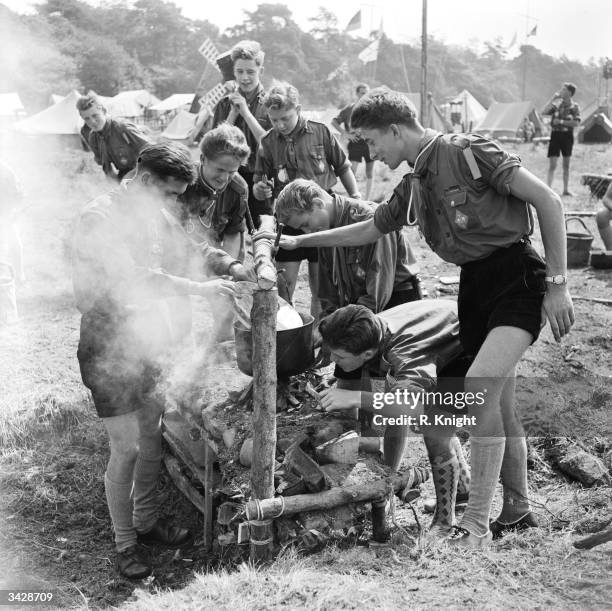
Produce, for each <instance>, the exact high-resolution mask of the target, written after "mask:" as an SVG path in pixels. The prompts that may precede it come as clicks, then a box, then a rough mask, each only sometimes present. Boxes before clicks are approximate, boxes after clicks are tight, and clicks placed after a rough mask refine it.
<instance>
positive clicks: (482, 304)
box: [458, 239, 546, 356]
mask: <svg viewBox="0 0 612 611" xmlns="http://www.w3.org/2000/svg"><path fill="white" fill-rule="evenodd" d="M545 276H546V264H545V263H544V261H543V260H542V258H541V257H540V255H539V254H538V253H537V252H536V251H535V250H534V249H533V247H532V246H531V244H530V243H529V240H527V239H524V240H522V241H520V242H517V243H516V244H513V245H512V246H510V247H508V248H500V249H499V250H497V251H495V252H494V253H493V254H491V255H489V256H488V257H486V258H485V259H481V260H479V261H473V262H471V263H467V264H465V265H463V266H462V267H461V276H460V283H459V300H458V310H459V339H460V341H461V345H462V346H463V350H464V351H465V352H466V354H468V355H472V356H475V355H476V354H477V353H478V351H479V350H480V348H481V346H482V344H483V343H484V341H485V339H486V337H487V335H488V334H489V331H491V329H493V328H495V327H502V326H509V327H517V328H519V329H524V330H525V331H527V332H528V333H530V334H531V336H532V338H533V339H532V342H534V341H535V340H536V339H537V338H538V335H539V334H540V329H541V326H542V317H541V308H542V301H543V299H544V294H545V293H546V282H545V280H544V277H545Z"/></svg>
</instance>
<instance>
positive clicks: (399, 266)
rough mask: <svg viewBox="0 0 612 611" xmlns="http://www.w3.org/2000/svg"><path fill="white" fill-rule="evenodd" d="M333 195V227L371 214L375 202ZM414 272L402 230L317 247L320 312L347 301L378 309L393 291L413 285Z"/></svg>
mask: <svg viewBox="0 0 612 611" xmlns="http://www.w3.org/2000/svg"><path fill="white" fill-rule="evenodd" d="M332 197H333V203H332V206H331V210H330V219H329V220H330V228H332V229H333V228H336V227H344V226H346V225H352V224H354V223H359V222H361V221H365V220H367V219H370V218H372V217H373V216H374V211H375V209H376V204H373V203H370V202H365V201H361V200H356V199H350V198H347V197H343V196H341V195H338V194H336V193H334V194H333V195H332ZM417 271H418V265H417V263H416V258H415V256H414V254H413V252H412V249H411V248H410V244H409V243H408V240H407V239H406V236H405V235H404V233H403V232H402V231H394V232H392V233H389V234H386V235H384V236H382V237H381V238H379V239H378V240H377V241H376V242H373V243H372V244H366V245H365V246H358V247H342V248H319V293H318V296H319V299H320V300H321V307H322V310H323V315H327V314H331V312H333V311H334V310H336V309H338V308H340V307H342V306H345V305H347V304H349V303H356V304H360V305H364V306H366V307H367V308H369V309H370V310H372V311H373V312H380V311H382V310H384V309H385V307H386V305H387V303H388V302H389V299H390V298H391V296H392V294H393V293H394V292H396V291H402V290H410V289H411V288H412V279H413V278H414V275H415V274H416V273H417Z"/></svg>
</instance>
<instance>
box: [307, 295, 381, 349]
mask: <svg viewBox="0 0 612 611" xmlns="http://www.w3.org/2000/svg"><path fill="white" fill-rule="evenodd" d="M319 332H320V333H321V337H322V338H323V342H324V343H325V344H326V345H327V346H328V347H330V348H331V349H332V350H333V349H334V348H340V349H341V350H346V351H347V352H350V353H351V354H361V353H362V352H365V351H366V350H370V349H373V348H378V345H379V343H380V341H381V336H380V325H379V324H378V320H377V318H376V314H374V312H372V310H369V309H368V308H366V307H365V306H363V305H356V304H350V305H347V306H344V307H343V308H339V309H338V310H336V311H335V312H333V313H332V314H330V315H329V316H326V317H325V318H324V319H323V320H322V321H321V322H320V323H319Z"/></svg>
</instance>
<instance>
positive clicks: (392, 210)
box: [374, 177, 410, 233]
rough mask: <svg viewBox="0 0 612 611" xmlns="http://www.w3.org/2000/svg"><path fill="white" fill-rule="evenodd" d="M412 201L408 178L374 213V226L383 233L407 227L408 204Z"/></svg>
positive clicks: (405, 178)
mask: <svg viewBox="0 0 612 611" xmlns="http://www.w3.org/2000/svg"><path fill="white" fill-rule="evenodd" d="M409 200H410V185H409V180H408V178H407V177H404V179H403V180H402V182H401V183H400V184H399V185H397V187H395V189H394V190H393V194H392V195H391V197H390V198H389V199H388V200H387V201H386V202H384V203H382V204H380V205H379V206H378V207H377V208H376V211H375V212H374V225H376V229H378V231H380V232H381V233H391V232H392V231H399V230H401V228H402V227H403V226H404V225H406V215H407V214H408V202H409Z"/></svg>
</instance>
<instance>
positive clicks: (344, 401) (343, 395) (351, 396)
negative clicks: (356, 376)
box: [321, 388, 361, 412]
mask: <svg viewBox="0 0 612 611" xmlns="http://www.w3.org/2000/svg"><path fill="white" fill-rule="evenodd" d="M321 407H323V409H324V410H325V411H326V412H335V411H339V410H344V409H358V408H360V407H361V391H360V390H345V389H343V388H328V389H327V390H324V391H323V392H322V393H321Z"/></svg>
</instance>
